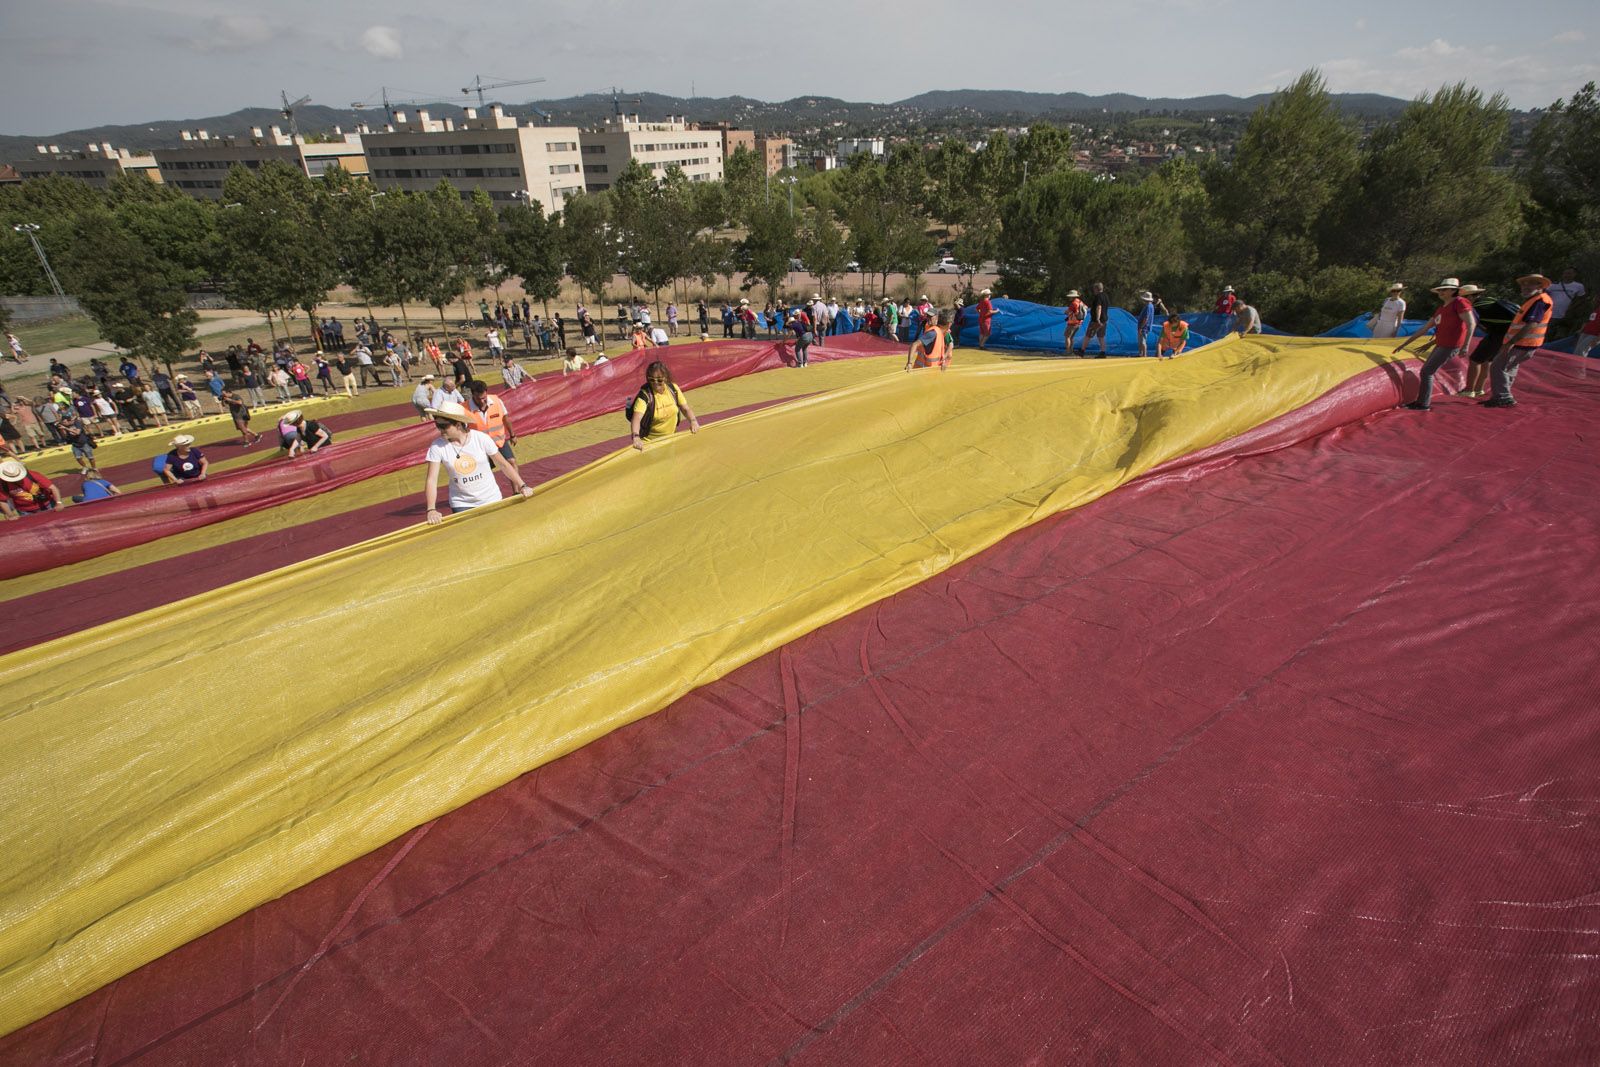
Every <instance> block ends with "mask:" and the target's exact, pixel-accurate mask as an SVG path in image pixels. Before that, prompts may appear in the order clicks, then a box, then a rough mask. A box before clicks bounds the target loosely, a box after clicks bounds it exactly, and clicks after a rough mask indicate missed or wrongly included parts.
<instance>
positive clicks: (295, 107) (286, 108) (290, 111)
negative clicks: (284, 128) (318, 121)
mask: <svg viewBox="0 0 1600 1067" xmlns="http://www.w3.org/2000/svg"><path fill="white" fill-rule="evenodd" d="M278 96H279V98H280V99H282V100H283V117H284V118H285V119H286V120H288V123H289V139H290V140H291V141H296V142H298V141H299V140H300V125H299V123H297V122H295V120H294V113H295V112H296V111H299V110H300V109H301V108H302V107H304V106H305V105H307V104H309V103H311V98H310V97H309V96H302V97H301V98H300V99H298V100H296V101H295V102H294V103H292V104H291V103H290V102H289V90H287V89H280V90H279V91H278Z"/></svg>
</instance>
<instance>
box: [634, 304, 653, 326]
mask: <svg viewBox="0 0 1600 1067" xmlns="http://www.w3.org/2000/svg"><path fill="white" fill-rule="evenodd" d="M633 319H634V321H635V322H642V323H644V328H645V329H647V330H648V329H649V328H650V309H649V308H647V307H645V306H644V305H643V304H640V305H639V314H637V315H635V316H634V317H633Z"/></svg>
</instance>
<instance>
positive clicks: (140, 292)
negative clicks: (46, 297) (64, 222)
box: [61, 207, 199, 374]
mask: <svg viewBox="0 0 1600 1067" xmlns="http://www.w3.org/2000/svg"><path fill="white" fill-rule="evenodd" d="M67 247H68V251H67V252H66V254H65V255H63V256H62V257H61V258H62V266H63V269H64V272H65V273H66V275H67V277H68V278H70V279H71V283H72V292H73V293H74V295H76V296H77V298H78V303H79V304H80V305H81V306H82V307H83V310H84V311H85V312H86V313H87V314H88V315H89V317H90V318H91V319H93V320H94V323H95V326H96V328H97V329H98V330H99V332H100V336H101V337H102V338H104V339H105V340H107V341H109V342H111V343H112V344H114V345H116V346H117V347H118V348H122V349H126V350H127V351H129V352H131V353H133V355H134V356H135V357H136V358H140V359H144V360H147V361H156V360H159V361H161V362H162V363H164V364H166V367H167V372H168V373H169V374H170V373H171V372H172V361H173V360H175V359H177V358H178V357H179V356H180V355H182V354H183V352H184V351H185V350H186V349H188V348H189V347H190V346H191V345H193V344H194V340H195V325H196V323H197V322H198V321H199V316H198V315H196V314H195V312H194V309H193V308H191V307H189V300H188V295H187V293H186V292H185V289H184V286H185V284H186V283H187V281H188V279H189V278H190V276H191V271H190V269H189V268H188V267H186V266H184V265H183V264H181V263H175V262H173V261H171V260H168V259H165V258H163V257H162V256H161V255H160V254H158V253H157V252H156V251H155V250H154V249H153V248H151V247H150V245H148V244H146V243H145V242H144V241H142V240H140V239H139V237H137V236H136V235H135V234H134V233H132V232H131V231H130V230H129V228H128V227H127V226H126V225H125V224H124V223H123V222H122V221H121V220H120V219H118V218H117V216H116V215H114V214H112V213H111V212H110V211H108V210H106V209H105V208H103V207H102V208H99V209H97V210H93V211H85V212H83V213H82V214H80V215H79V216H78V217H77V219H76V221H75V223H74V228H73V233H72V241H71V242H70V244H69V245H68V246H67Z"/></svg>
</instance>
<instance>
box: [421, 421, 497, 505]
mask: <svg viewBox="0 0 1600 1067" xmlns="http://www.w3.org/2000/svg"><path fill="white" fill-rule="evenodd" d="M497 451H498V449H496V448H495V446H494V442H493V441H491V440H490V439H489V435H488V434H486V433H484V432H483V431H482V430H470V431H468V433H467V439H466V441H464V442H463V443H461V444H459V445H458V444H453V443H451V442H449V441H446V440H445V439H444V438H443V437H436V438H434V441H433V444H431V445H429V446H428V457H427V459H428V462H429V463H435V462H437V463H439V464H440V465H442V466H443V467H444V469H445V470H446V471H448V472H449V474H450V510H451V511H466V510H467V509H468V508H476V507H482V506H483V505H484V504H493V503H494V502H495V501H496V500H499V499H500V498H501V496H502V494H501V492H500V483H499V482H497V481H495V479H494V466H493V460H491V459H490V458H489V456H490V454H491V453H494V452H497Z"/></svg>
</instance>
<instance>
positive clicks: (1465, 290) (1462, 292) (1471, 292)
mask: <svg viewBox="0 0 1600 1067" xmlns="http://www.w3.org/2000/svg"><path fill="white" fill-rule="evenodd" d="M1483 291H1484V288H1483V286H1481V285H1472V284H1470V283H1469V284H1467V285H1463V286H1462V287H1461V288H1460V289H1457V290H1456V295H1457V296H1477V295H1478V294H1479V293H1481V292H1483Z"/></svg>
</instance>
